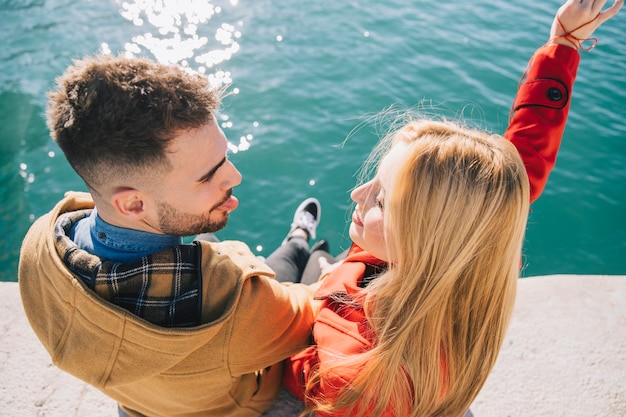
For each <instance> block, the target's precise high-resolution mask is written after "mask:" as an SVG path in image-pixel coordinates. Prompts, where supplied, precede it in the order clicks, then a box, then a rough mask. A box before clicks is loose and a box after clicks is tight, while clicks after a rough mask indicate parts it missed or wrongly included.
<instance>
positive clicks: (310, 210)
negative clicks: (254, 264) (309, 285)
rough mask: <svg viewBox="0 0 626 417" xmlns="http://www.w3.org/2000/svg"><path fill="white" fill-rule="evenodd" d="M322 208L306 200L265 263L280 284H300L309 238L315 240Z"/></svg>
mask: <svg viewBox="0 0 626 417" xmlns="http://www.w3.org/2000/svg"><path fill="white" fill-rule="evenodd" d="M321 211H322V208H321V206H320V202H319V201H318V200H317V199H315V198H307V199H306V200H304V201H303V202H302V203H301V204H300V205H299V206H298V208H297V209H296V211H295V213H294V216H293V221H292V222H291V228H290V229H289V233H287V236H286V237H285V240H283V243H282V244H281V246H280V247H278V249H276V250H275V251H274V252H272V254H271V255H270V256H268V257H267V259H266V260H265V262H266V263H267V264H268V265H269V266H270V268H272V269H273V270H274V272H276V280H278V281H280V282H300V279H301V277H302V272H303V271H304V267H305V266H306V263H307V261H308V260H309V255H310V253H309V238H311V237H313V238H315V230H316V228H317V225H318V224H319V221H320V216H321Z"/></svg>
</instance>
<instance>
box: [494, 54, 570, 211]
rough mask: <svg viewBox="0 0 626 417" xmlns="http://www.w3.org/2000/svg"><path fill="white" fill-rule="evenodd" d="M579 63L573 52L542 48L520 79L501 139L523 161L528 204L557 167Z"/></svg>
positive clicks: (535, 197) (533, 199) (536, 195)
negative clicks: (515, 151)
mask: <svg viewBox="0 0 626 417" xmlns="http://www.w3.org/2000/svg"><path fill="white" fill-rule="evenodd" d="M579 62H580V55H579V54H578V51H577V50H575V49H574V48H570V47H568V46H564V45H545V46H542V47H541V48H539V49H538V50H537V51H536V52H535V54H534V55H533V57H532V58H531V59H530V62H529V63H528V67H527V68H526V72H525V73H524V75H523V76H522V81H521V82H520V86H519V89H518V92H517V96H516V97H515V101H514V103H513V106H512V109H511V119H510V122H509V126H508V128H507V130H506V132H505V134H504V136H505V138H507V139H508V140H510V141H511V142H512V143H513V144H514V145H515V147H516V148H517V150H518V151H519V153H520V155H521V157H522V159H523V160H524V165H525V166H526V171H527V173H528V179H529V181H530V202H531V203H532V202H533V201H535V200H536V199H537V198H538V197H539V195H540V194H541V192H542V191H543V189H544V187H545V185H546V182H547V181H548V176H549V175H550V172H551V171H552V168H554V164H555V163H556V157H557V153H558V150H559V146H560V145H561V138H562V137H563V131H564V130H565V124H566V122H567V116H568V113H569V107H570V99H571V94H572V86H573V84H574V80H575V78H576V71H577V69H578V64H579Z"/></svg>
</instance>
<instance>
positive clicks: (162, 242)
mask: <svg viewBox="0 0 626 417" xmlns="http://www.w3.org/2000/svg"><path fill="white" fill-rule="evenodd" d="M69 237H70V239H72V240H73V241H74V243H76V244H77V245H78V247H80V248H81V249H84V250H86V251H87V252H89V253H91V254H93V255H96V256H99V257H100V258H103V259H109V260H112V261H116V262H129V261H132V260H135V259H138V258H141V257H142V256H145V255H150V254H152V253H155V252H158V251H160V250H163V249H165V248H168V247H171V246H175V245H180V244H181V243H183V239H182V237H180V236H172V235H161V234H157V233H149V232H144V231H141V230H134V229H126V228H124V227H118V226H114V225H112V224H110V223H107V222H105V221H104V220H102V218H101V217H100V216H99V215H98V212H97V211H96V209H93V211H92V212H91V215H89V216H88V217H85V218H84V219H82V220H80V221H78V222H76V224H75V225H74V227H73V228H72V230H71V231H70V236H69Z"/></svg>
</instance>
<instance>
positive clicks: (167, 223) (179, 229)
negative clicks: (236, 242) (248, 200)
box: [158, 190, 232, 236]
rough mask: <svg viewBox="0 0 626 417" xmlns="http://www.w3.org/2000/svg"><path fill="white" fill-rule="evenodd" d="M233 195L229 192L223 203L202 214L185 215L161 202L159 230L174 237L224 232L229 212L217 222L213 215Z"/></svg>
mask: <svg viewBox="0 0 626 417" xmlns="http://www.w3.org/2000/svg"><path fill="white" fill-rule="evenodd" d="M231 195H232V190H229V192H228V193H227V195H226V197H225V198H224V199H223V200H222V201H220V202H219V203H217V204H216V205H215V206H213V207H212V208H211V209H210V210H208V211H206V212H205V213H202V214H189V213H183V212H181V211H179V210H177V209H176V208H174V207H173V206H171V205H170V204H167V203H162V202H160V203H159V206H158V210H159V228H160V230H161V232H163V233H166V234H168V235H173V236H194V235H198V234H200V233H213V232H217V231H218V230H222V229H223V228H224V227H226V224H227V223H228V217H229V212H227V211H225V212H223V216H222V217H221V218H220V219H218V220H217V221H216V220H211V214H212V213H213V211H214V210H215V209H216V208H217V207H219V206H221V205H222V204H224V202H226V200H228V199H229V198H230V196H231Z"/></svg>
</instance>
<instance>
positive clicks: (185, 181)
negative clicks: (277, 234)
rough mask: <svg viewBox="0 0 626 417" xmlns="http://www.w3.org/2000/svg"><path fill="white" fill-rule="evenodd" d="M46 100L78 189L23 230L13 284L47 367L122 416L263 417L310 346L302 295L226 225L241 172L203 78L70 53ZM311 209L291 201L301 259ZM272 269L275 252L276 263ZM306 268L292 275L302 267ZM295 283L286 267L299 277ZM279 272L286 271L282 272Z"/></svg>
mask: <svg viewBox="0 0 626 417" xmlns="http://www.w3.org/2000/svg"><path fill="white" fill-rule="evenodd" d="M57 82H58V90H57V91H55V92H52V93H50V94H49V99H50V101H49V105H48V112H47V119H48V125H49V127H50V130H51V134H52V137H53V139H54V140H55V141H56V142H57V143H58V145H59V146H60V148H61V149H62V150H63V152H64V154H65V156H66V158H67V160H68V161H69V163H70V164H71V166H72V167H73V168H74V170H75V171H76V172H77V173H78V175H80V176H81V178H82V179H83V180H84V181H85V183H86V184H87V187H88V189H89V194H87V193H68V194H67V195H66V196H65V198H64V199H63V200H62V201H61V202H59V203H58V204H57V206H56V207H55V208H54V209H53V210H52V211H51V212H50V213H48V214H46V215H44V216H43V217H42V218H40V219H39V220H37V221H36V222H35V223H34V224H33V226H32V227H31V229H30V230H29V232H28V234H27V236H26V237H25V239H24V243H23V246H22V252H21V256H20V266H19V285H20V290H21V295H22V299H23V304H24V309H25V311H26V314H27V316H28V318H29V320H30V323H31V325H32V327H33V329H34V331H35V333H36V334H37V336H38V337H39V338H40V340H41V342H42V343H43V345H44V346H45V348H46V349H47V350H48V352H49V353H50V355H51V357H52V360H53V362H54V363H55V364H56V365H57V366H58V367H59V368H61V369H63V370H65V371H67V372H69V373H70V374H72V375H74V376H76V377H78V378H80V379H82V380H83V381H86V382H87V383H89V384H91V385H93V386H95V387H97V388H98V389H100V390H101V391H102V392H104V393H105V394H106V395H108V396H110V397H111V398H113V399H115V400H117V401H118V403H119V404H120V415H122V416H124V415H130V416H150V417H159V416H168V417H171V416H200V415H203V416H205V415H211V416H258V415H260V414H261V413H262V412H263V411H264V410H265V409H266V408H267V407H268V406H269V405H270V404H271V403H272V401H273V400H274V399H275V397H276V395H277V393H278V390H279V388H280V378H281V367H280V366H279V365H275V364H277V363H280V362H281V361H282V360H283V359H285V358H287V357H288V356H289V355H291V354H293V353H295V352H297V351H299V350H301V349H302V348H304V347H306V346H307V345H308V342H309V335H310V328H311V324H312V322H313V319H314V311H313V307H312V305H311V298H310V291H309V289H308V287H305V286H302V285H298V284H296V285H292V286H285V285H282V284H280V283H279V282H278V281H277V280H275V279H273V277H274V272H273V271H272V269H270V268H269V267H268V266H267V265H266V264H264V263H262V262H261V261H259V260H258V259H257V258H256V257H255V256H254V255H253V254H252V253H251V251H250V250H249V249H248V247H247V246H245V245H244V244H243V243H239V242H222V243H219V242H208V241H196V242H194V243H193V244H188V245H185V244H183V242H182V236H189V235H196V234H199V233H210V232H214V231H217V230H219V229H221V228H223V227H224V226H225V225H226V223H227V221H228V216H229V214H230V212H231V211H232V210H234V209H235V208H236V207H237V205H238V201H237V199H236V198H235V197H234V196H233V195H232V189H233V187H235V186H237V185H239V183H240V182H241V174H240V173H239V172H238V171H237V169H236V168H235V167H234V165H233V164H232V163H231V162H230V161H229V160H228V157H227V141H226V137H225V136H224V133H223V132H222V130H221V129H220V128H219V126H218V124H217V121H216V119H215V116H214V112H215V110H216V109H217V107H218V106H219V104H220V99H221V92H220V91H218V90H215V89H212V88H211V87H210V85H209V83H208V80H207V79H206V78H205V77H202V76H200V75H198V74H192V73H189V72H186V71H184V70H183V69H181V68H179V67H175V66H165V65H160V64H157V63H154V62H152V61H149V60H146V59H127V58H123V57H114V56H97V57H93V58H87V59H84V60H82V61H78V62H76V63H75V65H74V66H72V67H70V68H69V69H68V70H67V71H66V73H65V74H64V75H63V76H61V77H60V78H59V79H58V80H57ZM319 215H320V207H319V202H317V200H315V199H309V200H306V201H305V202H304V203H303V204H302V205H301V206H300V207H299V208H298V210H297V211H296V215H295V217H294V222H293V224H292V228H291V231H290V234H289V236H288V239H287V240H286V243H285V245H283V247H281V252H288V255H287V256H288V257H289V256H290V257H291V258H293V259H292V260H295V262H298V257H299V256H300V255H302V254H304V255H302V256H300V257H301V258H302V259H301V260H302V262H301V264H302V267H303V266H304V265H303V263H304V262H306V258H308V238H309V237H315V236H314V235H315V228H316V226H317V222H318V221H319ZM270 263H271V262H270ZM300 271H301V269H300ZM295 278H296V277H294V279H295ZM283 280H285V279H283Z"/></svg>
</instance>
